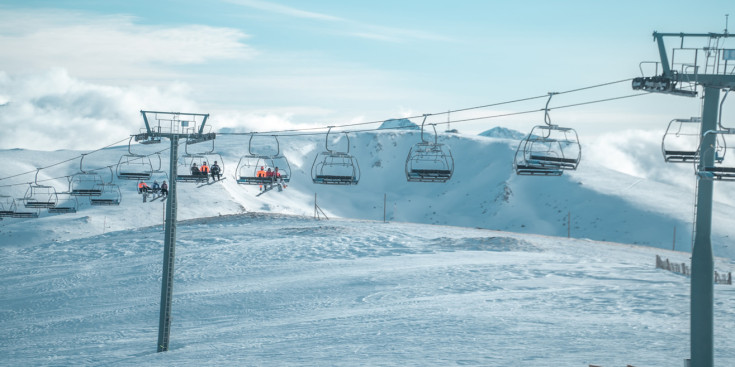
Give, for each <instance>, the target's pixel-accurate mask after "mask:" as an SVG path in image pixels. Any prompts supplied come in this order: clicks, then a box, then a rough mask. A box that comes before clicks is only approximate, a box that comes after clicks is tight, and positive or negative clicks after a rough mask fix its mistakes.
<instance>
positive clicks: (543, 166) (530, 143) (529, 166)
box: [513, 93, 582, 176]
mask: <svg viewBox="0 0 735 367" xmlns="http://www.w3.org/2000/svg"><path fill="white" fill-rule="evenodd" d="M554 94H555V93H549V99H548V100H547V101H546V108H544V113H545V114H544V122H545V123H546V125H538V126H535V127H534V128H533V129H531V132H530V133H529V134H528V136H526V138H524V139H523V140H521V142H520V144H518V149H517V150H516V154H515V158H514V161H513V167H514V168H515V171H516V174H518V175H532V176H536V175H542V176H561V174H562V173H563V172H564V171H565V170H576V169H577V166H578V165H579V161H580V159H581V158H582V146H581V145H580V144H579V137H578V136H577V132H576V131H575V130H574V129H572V128H569V127H560V126H559V125H552V124H551V117H550V116H549V102H550V101H551V97H552V96H553V95H554Z"/></svg>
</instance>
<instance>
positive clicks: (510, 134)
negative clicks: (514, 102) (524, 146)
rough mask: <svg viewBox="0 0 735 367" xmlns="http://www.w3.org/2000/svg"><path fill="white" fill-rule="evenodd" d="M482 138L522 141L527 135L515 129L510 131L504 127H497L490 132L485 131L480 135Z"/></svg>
mask: <svg viewBox="0 0 735 367" xmlns="http://www.w3.org/2000/svg"><path fill="white" fill-rule="evenodd" d="M479 135H480V136H486V137H488V138H500V139H514V140H521V139H523V138H525V137H526V134H524V133H522V132H520V131H518V130H513V129H508V128H506V127H502V126H496V127H494V128H492V129H490V130H485V131H483V132H481V133H480V134H479Z"/></svg>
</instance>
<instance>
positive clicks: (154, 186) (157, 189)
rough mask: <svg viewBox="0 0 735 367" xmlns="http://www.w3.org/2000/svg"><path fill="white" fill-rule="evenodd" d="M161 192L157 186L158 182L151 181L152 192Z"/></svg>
mask: <svg viewBox="0 0 735 367" xmlns="http://www.w3.org/2000/svg"><path fill="white" fill-rule="evenodd" d="M159 191H161V186H160V185H159V184H158V181H153V192H154V193H156V192H159Z"/></svg>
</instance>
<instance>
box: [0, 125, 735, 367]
mask: <svg viewBox="0 0 735 367" xmlns="http://www.w3.org/2000/svg"><path fill="white" fill-rule="evenodd" d="M419 135H420V132H419V131H415V130H414V131H406V130H404V129H400V130H381V131H378V132H362V133H351V134H350V140H349V141H350V153H352V154H354V155H355V157H356V158H357V160H358V162H359V165H360V168H361V179H360V182H359V184H358V185H355V186H326V185H317V184H314V183H313V182H312V180H311V177H310V173H311V168H312V165H313V162H314V159H315V156H316V154H317V153H319V152H322V151H324V150H325V149H326V148H325V141H324V136H323V135H322V136H298V137H281V138H280V144H281V151H282V152H283V153H284V154H285V155H286V156H287V157H288V159H289V162H290V171H291V176H292V180H291V182H290V184H289V186H288V187H287V188H286V189H285V190H284V191H282V192H278V191H276V190H273V191H270V192H267V193H266V194H263V195H261V196H259V197H256V195H257V194H258V193H259V190H258V187H257V186H244V185H238V184H237V183H236V181H235V179H234V175H235V171H236V166H237V164H238V161H239V159H240V157H241V156H242V155H245V154H247V153H248V151H249V149H248V139H247V137H244V136H241V135H220V136H218V137H217V139H216V143H215V149H216V150H217V152H218V154H217V155H211V156H210V162H211V161H213V160H218V161H219V163H220V164H224V169H225V177H226V179H225V180H224V181H222V182H219V183H215V184H212V185H198V184H188V183H180V184H179V191H178V194H179V196H178V197H179V200H178V204H179V205H178V208H179V210H178V218H179V220H180V223H179V225H178V229H177V248H176V256H177V261H176V263H175V286H174V303H173V321H172V331H171V345H170V346H171V350H169V351H168V352H166V353H155V347H154V343H155V342H156V338H157V331H158V329H157V328H158V317H159V313H158V312H159V301H160V298H159V297H160V285H161V260H162V247H163V230H162V222H163V210H164V204H163V202H162V201H161V200H154V201H151V202H146V203H144V202H143V201H142V198H141V196H140V195H138V194H137V192H136V182H135V181H121V180H117V179H116V178H115V177H114V176H113V175H111V174H112V171H113V170H110V169H103V170H100V171H99V173H100V174H101V176H103V177H104V180H107V181H109V180H112V182H114V183H116V184H118V185H119V186H120V189H121V193H122V203H121V205H119V206H104V207H101V206H94V207H93V206H90V205H89V204H88V203H87V202H86V201H85V200H81V199H80V204H81V206H80V208H79V210H78V212H77V213H74V214H49V213H45V212H42V213H41V216H40V218H37V219H18V218H4V219H3V220H2V221H0V258H2V259H3V266H2V267H0V289H2V292H0V305H2V307H1V309H0V323H2V325H3V328H2V330H0V341H2V342H1V343H0V355H2V356H3V359H2V362H1V363H0V364H8V365H49V366H52V365H53V366H55V365H116V366H139V365H151V366H159V365H160V366H163V365H187V364H188V365H200V366H217V365H279V366H280V365H298V366H323V365H400V366H412V365H414V366H427V365H436V366H445V365H489V366H525V365H542V366H587V365H589V364H597V365H605V366H608V365H609V366H614V365H626V364H631V365H640V366H647V365H650V366H654V365H661V366H664V365H665V366H669V365H680V364H681V363H682V360H683V359H684V358H686V357H688V355H689V336H688V333H687V332H686V331H687V330H688V324H689V312H688V310H689V302H688V297H689V288H688V286H689V280H688V278H686V277H684V276H681V275H677V274H674V273H671V272H668V271H663V270H657V269H655V268H654V257H655V255H656V254H660V255H662V256H664V257H666V258H669V259H671V261H674V262H678V263H681V262H687V261H688V259H689V253H688V251H689V245H690V236H691V231H690V228H691V227H690V221H691V216H692V206H691V205H692V199H693V192H692V190H691V188H687V187H686V186H678V185H675V184H673V183H668V182H659V181H656V180H653V179H642V178H639V177H634V176H630V175H626V174H623V173H620V172H617V171H613V170H610V169H607V168H605V167H603V166H601V165H599V164H596V162H595V161H594V160H590V161H589V162H588V161H585V160H584V159H583V161H582V164H581V165H580V168H579V170H578V171H576V172H569V173H565V174H564V175H563V176H561V177H524V176H516V175H515V173H514V171H513V168H512V164H511V163H512V158H513V154H514V153H515V149H516V145H517V144H518V141H517V140H511V139H506V138H496V137H483V136H465V135H461V134H440V137H439V141H440V142H442V143H445V144H447V145H449V146H451V148H452V154H453V157H454V162H455V171H454V175H453V177H452V179H451V180H449V181H448V182H446V183H408V182H406V178H405V172H404V166H405V162H406V156H407V154H408V151H409V149H410V147H411V146H412V145H413V144H415V143H418V142H419V141H420V136H419ZM346 141H347V140H346V139H345V137H344V135H341V136H340V135H339V134H337V135H335V139H334V141H331V142H330V143H329V146H330V147H331V148H334V147H337V148H339V149H341V148H340V147H344V146H345V144H346ZM261 143H262V141H261ZM206 144H207V143H202V144H198V145H194V146H191V147H188V148H187V149H184V151H186V150H188V151H190V152H194V151H200V150H206V149H208V148H207V146H206ZM166 147H167V145H166V143H164V144H160V145H152V146H139V145H135V144H134V145H133V147H132V149H131V150H132V151H133V152H135V153H137V154H149V153H152V152H154V151H157V150H163V149H166ZM337 148H335V149H337ZM79 153H80V152H77V151H55V152H41V151H27V150H6V151H2V152H0V154H2V157H3V158H4V161H5V162H6V171H5V172H4V173H5V176H3V177H6V176H9V175H13V174H17V173H20V172H28V171H33V172H35V168H36V167H46V166H49V165H52V164H55V163H58V162H61V161H64V160H66V159H69V158H72V157H75V156H78V155H79ZM127 153H128V147H127V146H120V147H114V148H109V149H104V150H102V151H99V152H95V153H93V154H90V155H88V156H86V157H85V159H84V162H83V165H82V167H80V162H79V160H78V159H77V160H74V161H70V162H67V163H64V164H59V165H55V166H53V167H50V168H48V169H44V170H41V171H40V172H39V175H38V180H39V181H44V180H47V179H49V178H55V177H61V176H66V175H73V174H74V173H76V172H78V171H80V170H85V171H89V170H92V169H94V168H97V167H103V166H107V165H111V164H116V163H117V162H118V161H119V160H120V158H121V156H123V155H125V154H127ZM166 154H167V152H163V154H162V155H161V156H162V157H163V159H162V160H161V166H162V167H166V166H167V164H168V159H167V158H166V157H165V155H166ZM153 158H154V163H153V166H154V167H156V168H157V167H158V165H159V164H158V161H157V159H158V158H157V156H156V155H154V156H153ZM157 178H158V179H159V180H160V179H162V177H161V176H158V177H157ZM33 180H34V174H28V175H25V176H21V177H17V178H12V179H7V180H2V181H0V184H3V185H7V184H12V183H13V182H29V181H33ZM44 184H51V185H53V186H55V187H56V188H57V190H59V191H63V190H66V189H67V187H68V184H69V183H68V181H67V178H60V179H55V180H51V181H44ZM28 187H29V186H28V185H27V184H25V185H20V186H12V187H2V188H0V194H3V195H9V196H11V197H15V198H18V197H23V195H24V194H25V191H26V190H27V188H28ZM315 197H316V200H317V203H318V205H319V207H320V208H321V209H322V210H323V211H324V212H325V213H326V214H327V215H328V216H329V217H330V220H319V221H317V220H314V219H312V217H311V216H312V215H313V213H314V200H315ZM384 203H385V206H384ZM732 209H733V208H732V207H731V205H730V204H728V203H723V202H717V203H716V205H715V218H716V220H715V221H714V231H713V237H712V238H713V244H714V247H715V254H716V255H717V256H719V257H718V258H717V259H716V260H715V268H716V269H717V270H718V271H723V272H727V271H732V270H734V269H735V263H733V261H732V259H733V258H734V257H733V252H732V251H733V250H732V249H731V247H728V243H727V242H726V241H727V238H728V236H730V235H735V233H731V232H733V231H735V226H734V225H732V224H734V223H732V221H733V219H732V216H731V215H728V214H729V213H731V212H732ZM384 213H385V216H386V220H387V221H388V222H389V223H383V218H384V217H383V216H384ZM338 217H342V218H356V219H340V218H338ZM406 222H415V223H406ZM568 223H571V228H568V227H567V224H568ZM453 226H455V227H453ZM474 227H477V228H474ZM497 230H502V231H503V232H500V231H497ZM674 230H676V238H675V240H676V244H675V246H676V250H679V251H671V250H670V249H671V248H672V246H674V242H673V241H674V238H673V232H674ZM505 231H508V232H505ZM511 232H516V233H511ZM518 232H522V233H518ZM567 234H570V235H571V237H573V238H572V239H567V238H565V237H566V236H567ZM591 239H592V240H591ZM594 240H599V241H594ZM600 241H614V242H623V243H627V244H614V243H609V242H600ZM635 243H637V244H642V245H645V246H633V245H630V244H635ZM682 251H683V252H682ZM722 257H726V258H722ZM715 300H716V307H715V315H714V316H715V320H716V323H715V341H716V343H715V360H716V361H717V363H718V365H732V364H734V363H735V347H733V344H732V343H728V342H727V340H728V337H729V336H728V335H729V333H730V330H732V328H733V327H735V323H734V321H733V320H735V314H733V311H732V310H733V309H732V307H727V305H730V304H732V303H733V302H735V293H734V292H733V288H732V286H727V285H716V288H715ZM720 306H721V307H720ZM641 345H645V346H646V348H640V346H641Z"/></svg>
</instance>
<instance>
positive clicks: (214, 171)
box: [211, 161, 222, 181]
mask: <svg viewBox="0 0 735 367" xmlns="http://www.w3.org/2000/svg"><path fill="white" fill-rule="evenodd" d="M211 171H212V181H215V180H216V181H219V180H220V172H221V171H222V170H221V169H220V168H219V164H217V161H214V164H213V165H212V167H211ZM215 177H216V178H215Z"/></svg>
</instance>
